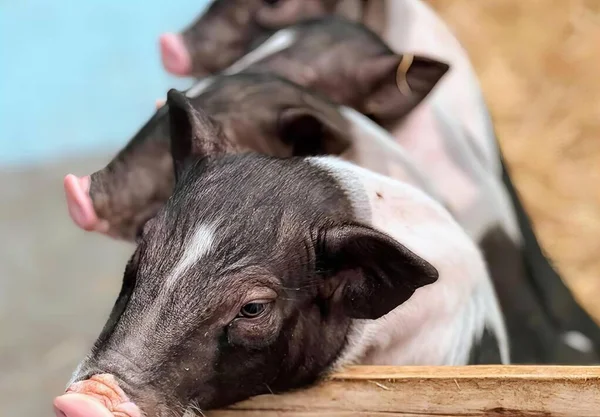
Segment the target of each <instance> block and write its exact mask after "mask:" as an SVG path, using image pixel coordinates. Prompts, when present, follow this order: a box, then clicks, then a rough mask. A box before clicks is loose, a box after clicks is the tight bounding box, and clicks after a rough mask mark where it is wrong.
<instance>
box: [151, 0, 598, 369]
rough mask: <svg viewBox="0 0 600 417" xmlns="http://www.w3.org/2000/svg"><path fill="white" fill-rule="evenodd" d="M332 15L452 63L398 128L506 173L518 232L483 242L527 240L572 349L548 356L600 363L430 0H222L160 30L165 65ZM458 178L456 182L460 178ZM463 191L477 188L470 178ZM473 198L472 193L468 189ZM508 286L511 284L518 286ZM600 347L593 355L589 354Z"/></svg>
mask: <svg viewBox="0 0 600 417" xmlns="http://www.w3.org/2000/svg"><path fill="white" fill-rule="evenodd" d="M331 14H336V15H339V16H344V17H346V18H348V19H350V20H354V21H357V22H361V23H363V24H364V25H366V26H368V27H369V28H370V29H372V30H373V31H374V32H375V33H377V34H378V35H380V36H381V37H382V38H383V39H384V40H385V42H386V43H387V44H388V45H389V46H390V47H391V48H392V50H394V51H395V52H396V53H402V52H403V51H411V52H412V53H414V54H421V55H425V56H429V57H430V58H434V59H438V60H440V61H443V62H447V63H448V64H449V65H450V68H451V70H450V72H449V74H448V75H447V76H446V77H445V80H444V82H443V83H442V84H441V85H440V86H439V87H438V88H436V91H434V93H433V94H431V95H430V96H429V97H428V98H427V100H425V103H423V105H422V106H421V109H420V111H415V112H412V113H411V114H408V115H407V117H406V120H405V121H404V123H403V124H402V125H401V126H398V129H399V130H400V131H402V133H403V135H406V136H407V137H409V138H410V137H413V138H415V137H419V138H422V137H425V136H428V135H432V136H434V137H438V138H440V139H441V138H443V137H444V136H446V137H447V136H448V134H450V135H452V136H453V143H454V144H456V145H457V146H459V147H460V148H461V151H460V152H459V153H461V154H463V155H464V154H465V151H470V152H471V154H472V157H473V158H472V160H473V161H475V159H474V158H477V159H478V164H479V169H480V170H487V171H489V172H491V173H493V174H495V175H496V177H497V178H499V179H501V180H502V183H503V186H504V190H497V191H496V192H495V193H496V194H497V195H498V196H499V195H500V194H504V195H506V194H507V193H508V196H509V198H510V206H512V207H510V206H509V207H508V208H511V210H510V211H504V212H505V213H508V214H509V216H508V218H507V219H505V223H506V224H509V223H510V224H511V228H512V229H513V231H512V233H510V234H509V235H508V236H496V237H494V236H493V235H491V234H489V233H488V234H487V235H486V236H484V238H485V239H484V240H485V241H486V242H498V241H499V239H501V240H503V241H505V242H507V244H512V243H514V242H515V241H518V246H519V247H520V248H522V252H523V257H524V260H523V262H524V264H525V269H526V270H527V273H526V274H525V276H526V281H521V282H519V281H518V280H517V282H513V284H515V285H517V284H518V288H521V289H522V290H523V291H525V292H530V293H532V294H533V295H532V296H533V297H534V298H535V299H537V301H535V302H536V303H538V304H540V305H541V306H542V309H543V314H544V315H546V316H547V319H548V320H549V321H550V322H552V323H553V326H554V327H555V329H557V331H558V332H559V333H560V334H561V335H562V339H563V340H562V344H563V345H565V344H567V345H569V346H570V348H567V349H566V350H567V352H568V351H571V354H568V355H567V356H568V357H567V358H565V357H564V356H563V357H562V358H557V357H555V356H548V355H544V357H545V359H543V361H544V362H546V361H550V362H551V363H556V362H561V363H562V362H567V363H572V362H575V363H577V362H578V361H580V360H583V362H584V363H588V362H589V361H590V360H591V361H593V362H598V358H599V357H600V330H599V329H598V325H597V324H596V323H595V321H594V320H593V319H592V318H591V317H590V315H589V314H588V313H587V312H586V311H585V310H584V309H583V308H582V307H581V306H580V305H579V303H577V301H576V300H575V298H574V297H573V295H572V293H571V291H570V289H569V288H568V287H567V286H566V285H565V283H564V281H563V279H562V278H561V276H560V274H559V273H558V272H557V271H556V269H555V268H554V267H553V266H552V265H551V263H550V262H549V260H548V258H547V257H546V255H545V253H544V251H543V250H542V248H541V247H540V244H539V242H538V240H537V237H536V234H535V232H534V230H533V227H532V225H531V220H530V219H529V217H528V215H527V213H526V210H525V209H524V207H523V204H522V203H521V201H520V198H519V194H518V192H517V190H516V187H515V186H514V184H513V183H512V179H511V177H510V173H509V170H508V168H507V166H506V163H505V162H504V158H503V156H502V152H501V149H500V148H499V146H498V142H497V139H496V132H495V130H494V127H493V123H492V119H491V116H490V114H489V110H488V108H487V104H486V102H485V99H484V97H483V94H482V92H481V88H480V86H479V82H478V80H477V77H476V74H475V71H474V70H473V67H472V65H471V63H470V59H469V57H468V54H467V52H466V51H465V50H464V48H463V47H462V45H461V44H460V42H459V41H458V40H457V39H456V37H455V36H454V34H453V33H452V32H451V30H450V29H449V28H448V26H447V25H446V24H445V23H444V22H443V21H442V20H441V19H440V18H439V17H438V16H437V15H436V13H435V12H434V11H433V10H432V9H431V8H430V7H429V6H428V5H426V4H425V3H424V2H423V1H422V0H343V1H342V0H214V1H212V2H211V3H209V5H208V7H207V8H206V10H205V11H204V13H203V14H202V15H201V16H199V17H198V18H197V19H196V20H195V21H194V22H193V23H192V24H191V25H189V26H188V27H187V28H186V29H185V30H184V31H183V32H182V33H180V34H173V33H167V34H163V35H161V36H160V39H159V45H160V52H161V59H162V62H163V66H164V68H165V69H166V70H167V71H169V72H170V73H172V74H175V75H179V76H190V75H191V76H196V77H198V76H204V75H206V74H209V73H214V72H217V71H220V70H223V69H224V68H226V67H227V66H229V65H231V64H232V63H233V62H235V61H236V60H237V59H239V58H240V57H242V56H243V55H244V54H246V53H247V52H249V51H251V50H254V49H256V47H257V46H258V45H260V44H261V43H262V42H264V41H265V40H266V39H267V38H268V37H269V36H270V35H272V34H273V32H274V31H276V30H278V29H282V28H286V27H288V26H290V25H292V24H294V23H297V22H301V21H304V20H310V19H315V18H319V17H323V16H326V15H331ZM467 147H468V148H469V149H466V148H467ZM451 150H452V149H449V150H447V151H451ZM457 175H458V174H456V175H455V179H458V178H459V175H458V176H457ZM462 188H463V190H464V191H465V192H468V193H469V194H471V195H472V191H469V187H468V186H467V185H466V183H464V181H463V187H462ZM465 197H466V198H469V195H468V194H467V195H466V196H465ZM502 199H503V200H504V197H502ZM506 209H507V207H504V208H502V210H506ZM482 213H483V211H482ZM467 220H468V219H467ZM484 222H485V219H478V220H476V223H480V224H481V223H484ZM515 224H516V225H517V226H518V230H517V232H515V230H514V226H515ZM504 232H506V230H505V231H504ZM504 232H501V233H504ZM511 242H512V243H511ZM495 259H497V262H499V264H500V265H503V264H505V260H501V259H498V257H495ZM505 288H506V291H511V289H510V287H509V286H505ZM513 292H514V293H518V292H519V291H517V290H515V291H513ZM530 316H531V317H532V319H531V320H530V321H531V322H532V323H535V322H537V321H539V320H538V319H536V318H535V317H536V316H537V315H535V314H530ZM547 343H548V340H546V342H540V344H539V346H540V348H539V349H541V350H545V348H542V346H544V345H547ZM592 352H593V354H592V358H590V357H589V356H588V355H589V354H590V353H592ZM579 353H581V355H580V354H579ZM536 356H538V357H539V354H536ZM583 357H585V359H582V358H583ZM521 358H522V359H523V361H524V362H531V361H532V358H531V356H530V355H524V356H522V357H521ZM533 362H535V361H533Z"/></svg>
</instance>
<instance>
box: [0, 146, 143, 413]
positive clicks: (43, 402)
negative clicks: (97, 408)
mask: <svg viewBox="0 0 600 417" xmlns="http://www.w3.org/2000/svg"><path fill="white" fill-rule="evenodd" d="M108 159H109V157H104V158H98V159H94V160H92V159H88V160H78V161H74V160H73V161H65V162H62V163H57V164H54V165H53V166H48V167H43V168H42V167H36V168H35V169H31V170H27V171H24V172H0V415H1V416H7V417H8V416H20V417H39V416H50V415H53V413H52V398H53V397H54V396H55V395H58V394H60V393H62V392H63V390H64V388H65V384H66V383H67V381H68V380H69V378H70V376H71V373H72V372H73V370H74V369H75V367H76V365H77V363H78V362H79V361H80V360H81V359H82V358H83V356H84V355H85V353H86V351H87V349H88V348H89V347H90V345H91V343H92V342H93V341H94V339H95V337H96V336H97V335H98V334H99V332H100V329H101V327H102V325H103V324H104V322H105V320H106V318H107V317H108V313H109V311H110V309H111V308H112V304H113V302H114V300H115V298H116V295H117V294H118V291H119V288H120V282H121V277H122V274H123V270H124V266H125V263H126V261H127V258H128V257H129V255H130V254H131V252H132V250H133V246H131V245H128V244H126V243H122V242H117V241H115V240H112V239H109V238H107V237H104V236H100V235H97V234H92V233H86V232H83V231H81V230H79V229H78V228H76V227H75V225H74V224H72V223H71V220H70V218H69V217H68V212H67V208H66V205H65V200H64V194H63V189H62V178H63V176H64V175H65V174H67V173H69V172H72V173H75V174H78V175H82V174H88V173H91V172H93V171H95V170H97V169H99V168H101V167H102V166H104V165H105V164H106V162H107V161H108Z"/></svg>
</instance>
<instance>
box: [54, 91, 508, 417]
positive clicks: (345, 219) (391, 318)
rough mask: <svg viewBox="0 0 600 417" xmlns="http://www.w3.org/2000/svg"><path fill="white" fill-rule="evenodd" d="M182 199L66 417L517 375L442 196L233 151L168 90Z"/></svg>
mask: <svg viewBox="0 0 600 417" xmlns="http://www.w3.org/2000/svg"><path fill="white" fill-rule="evenodd" d="M166 108H167V109H168V113H169V120H170V146H171V154H172V155H173V164H172V165H173V167H174V170H175V173H174V177H175V179H176V181H175V187H174V190H173V194H172V196H171V198H170V199H169V200H168V201H167V202H166V204H165V205H164V206H163V207H161V208H160V209H159V211H158V213H157V214H156V216H154V217H153V218H152V219H150V220H149V221H148V222H147V223H146V224H145V226H144V228H143V230H142V233H141V234H140V236H139V244H138V246H137V248H136V250H135V253H134V254H133V255H132V257H131V259H130V261H129V263H128V265H127V267H126V269H125V274H124V278H123V287H122V289H121V292H120V294H119V297H118V299H117V301H116V303H115V306H114V308H113V310H112V312H111V314H110V318H109V319H108V322H107V323H106V325H105V327H104V329H103V330H102V332H101V334H100V336H99V337H98V339H97V341H96V342H95V344H94V347H93V348H92V350H91V352H90V353H89V355H87V356H86V358H85V359H84V360H83V362H82V363H81V364H80V365H79V367H78V368H77V370H76V371H75V373H74V375H73V378H72V380H71V382H70V383H69V386H68V388H67V392H66V393H65V394H64V395H62V396H60V397H58V398H56V399H55V401H54V406H55V413H56V415H57V416H58V417H83V416H85V417H111V416H113V417H116V416H120V417H125V416H126V417H140V416H142V415H144V416H148V417H154V416H159V417H165V416H184V415H190V414H191V415H194V414H196V413H202V411H204V410H208V409H213V408H216V407H223V406H226V405H228V404H231V403H233V402H237V401H240V400H243V399H246V398H248V397H250V396H253V395H258V394H264V393H268V392H285V391H287V390H291V389H295V388H300V387H304V386H306V385H308V384H311V383H313V382H314V381H315V380H317V379H319V378H320V377H322V376H323V375H326V374H327V373H328V372H331V371H333V370H336V369H338V368H340V367H342V366H344V365H347V364H350V363H354V364H387V365H419V364H420V365H425V364H427V365H464V364H468V363H499V362H502V363H506V362H507V361H508V353H507V345H506V334H505V330H504V326H503V321H502V317H501V315H500V311H499V308H498V304H497V302H496V298H495V296H494V291H493V288H492V285H491V282H490V279H489V276H488V274H487V271H486V267H485V262H484V260H483V258H482V256H481V253H480V252H479V251H478V249H477V247H476V246H475V245H474V244H473V242H472V240H471V239H470V238H469V237H468V235H466V234H465V232H464V231H463V229H462V228H461V227H460V226H459V225H458V224H457V223H456V222H455V221H454V220H453V218H452V216H451V215H450V214H449V213H448V212H447V211H446V210H444V209H443V208H442V207H441V206H440V205H439V204H438V203H436V202H435V201H434V200H433V199H432V198H430V197H429V196H427V195H426V194H425V193H423V192H421V191H420V190H418V189H417V188H415V187H413V186H410V185H408V184H406V183H403V182H401V181H397V180H393V179H390V178H388V177H385V176H381V175H379V174H376V173H373V172H372V171H370V170H366V169H363V168H360V167H358V166H356V165H354V164H351V163H349V162H344V161H342V160H340V159H338V158H336V157H331V156H322V157H318V156H317V157H292V158H275V157H271V156H266V155H260V154H258V153H253V152H248V153H234V154H231V153H226V152H222V151H220V150H217V151H216V152H215V148H209V149H205V144H211V143H218V142H220V141H221V139H220V138H219V137H218V133H217V132H221V131H225V128H224V127H221V128H220V127H219V126H218V123H216V122H215V121H214V118H210V117H208V116H207V114H205V113H204V112H201V111H199V110H196V108H195V106H194V105H193V104H192V103H191V102H190V101H189V100H188V99H187V98H186V97H185V96H184V95H183V94H181V93H179V92H177V91H175V90H171V91H170V92H169V94H168V96H167V104H166Z"/></svg>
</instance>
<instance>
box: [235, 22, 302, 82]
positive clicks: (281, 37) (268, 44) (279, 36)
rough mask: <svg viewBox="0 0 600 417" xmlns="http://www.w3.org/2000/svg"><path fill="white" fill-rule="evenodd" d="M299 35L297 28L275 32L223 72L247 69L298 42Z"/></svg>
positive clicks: (236, 71)
mask: <svg viewBox="0 0 600 417" xmlns="http://www.w3.org/2000/svg"><path fill="white" fill-rule="evenodd" d="M297 37H298V35H297V33H296V31H295V30H292V29H282V30H279V31H277V32H275V34H273V35H272V36H271V37H270V38H269V39H267V40H266V41H264V42H263V43H262V44H261V45H260V46H259V47H258V48H256V49H254V50H253V51H250V52H249V53H247V54H246V55H244V56H243V57H241V58H240V59H238V60H237V61H236V62H234V63H233V64H232V65H231V66H230V67H228V68H226V69H224V70H223V74H225V75H231V74H236V73H238V72H240V71H243V70H245V69H246V68H248V67H249V66H250V65H252V64H255V63H256V62H259V61H262V60H263V59H265V58H267V57H269V56H271V55H274V54H276V53H277V52H280V51H283V50H284V49H286V48H289V47H290V46H291V45H293V44H294V42H296V39H297Z"/></svg>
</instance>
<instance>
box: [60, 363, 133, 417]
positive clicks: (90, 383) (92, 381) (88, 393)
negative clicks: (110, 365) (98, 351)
mask: <svg viewBox="0 0 600 417" xmlns="http://www.w3.org/2000/svg"><path fill="white" fill-rule="evenodd" d="M54 414H55V416H56V417H142V416H143V415H145V414H143V413H142V412H141V411H140V409H139V407H138V406H136V405H135V404H134V403H133V402H131V401H130V400H129V398H128V397H127V395H125V393H124V392H123V390H122V389H121V388H120V387H119V384H118V382H117V380H116V379H115V377H114V376H112V375H110V374H103V375H94V376H92V377H90V378H89V379H86V380H84V381H80V382H76V383H74V384H72V385H71V386H70V387H69V388H67V391H66V393H65V394H63V395H61V396H60V397H57V398H56V399H55V400H54Z"/></svg>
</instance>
